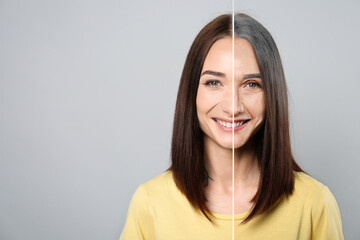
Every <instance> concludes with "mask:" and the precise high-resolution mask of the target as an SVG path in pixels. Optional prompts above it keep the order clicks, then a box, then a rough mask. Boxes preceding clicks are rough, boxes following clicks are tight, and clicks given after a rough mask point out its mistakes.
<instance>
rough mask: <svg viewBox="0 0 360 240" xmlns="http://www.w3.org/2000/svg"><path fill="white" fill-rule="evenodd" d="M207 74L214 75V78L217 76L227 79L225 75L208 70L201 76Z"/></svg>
mask: <svg viewBox="0 0 360 240" xmlns="http://www.w3.org/2000/svg"><path fill="white" fill-rule="evenodd" d="M205 74H209V75H213V76H216V77H225V73H222V72H215V71H210V70H206V71H205V72H203V73H202V74H201V76H202V75H205Z"/></svg>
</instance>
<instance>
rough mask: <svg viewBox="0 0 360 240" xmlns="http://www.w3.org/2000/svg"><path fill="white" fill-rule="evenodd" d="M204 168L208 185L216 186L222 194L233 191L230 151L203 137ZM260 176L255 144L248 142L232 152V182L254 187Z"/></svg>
mask: <svg viewBox="0 0 360 240" xmlns="http://www.w3.org/2000/svg"><path fill="white" fill-rule="evenodd" d="M204 153H205V167H206V169H207V171H208V174H209V177H210V178H211V179H212V180H211V179H209V185H212V186H211V187H214V185H216V186H217V187H218V188H221V189H222V190H223V191H224V192H231V191H232V190H233V188H232V187H233V164H232V162H233V161H232V159H233V153H232V149H231V148H230V149H227V148H224V147H222V146H219V145H218V144H217V143H215V142H214V141H212V140H211V139H209V138H208V137H206V136H205V137H204ZM259 176H260V172H259V166H258V160H257V154H256V151H255V144H254V142H253V141H248V142H247V143H246V144H245V145H244V146H242V147H240V148H237V149H235V151H234V181H235V182H236V183H237V184H236V185H238V184H239V186H254V185H257V184H258V179H259Z"/></svg>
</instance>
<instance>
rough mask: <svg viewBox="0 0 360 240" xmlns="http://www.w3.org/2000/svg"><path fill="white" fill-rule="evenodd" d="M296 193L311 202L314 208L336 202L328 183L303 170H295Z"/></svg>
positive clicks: (298, 196)
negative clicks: (325, 183)
mask: <svg viewBox="0 0 360 240" xmlns="http://www.w3.org/2000/svg"><path fill="white" fill-rule="evenodd" d="M294 195H295V196H294V197H297V198H301V199H302V200H304V201H306V202H308V203H309V204H311V208H312V209H313V210H314V209H316V207H317V208H321V207H323V206H330V205H334V204H336V200H335V198H334V196H333V194H332V193H331V191H330V190H329V188H328V187H327V186H326V185H324V184H323V183H321V182H319V181H318V180H316V179H314V178H313V177H311V176H309V175H308V174H306V173H303V172H295V186H294Z"/></svg>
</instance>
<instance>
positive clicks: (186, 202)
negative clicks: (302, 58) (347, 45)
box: [120, 14, 343, 240]
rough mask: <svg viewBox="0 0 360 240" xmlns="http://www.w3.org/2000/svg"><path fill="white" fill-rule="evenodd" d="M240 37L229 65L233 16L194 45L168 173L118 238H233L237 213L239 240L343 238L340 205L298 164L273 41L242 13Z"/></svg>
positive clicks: (139, 197)
mask: <svg viewBox="0 0 360 240" xmlns="http://www.w3.org/2000/svg"><path fill="white" fill-rule="evenodd" d="M234 35H235V38H234V56H233V48H232V46H233V42H232V40H233V39H232V16H231V15H222V16H219V17H218V18H216V19H214V20H213V21H212V22H210V23H209V24H207V25H206V26H205V27H204V28H203V29H202V30H201V31H200V33H199V34H198V36H197V37H196V39H195V41H194V42H193V44H192V46H191V48H190V51H189V53H188V56H187V59H186V62H185V66H184V70H183V73H182V76H181V80H180V86H179V92H178V96H177V103H176V110H175V118H174V127H173V137H172V148H171V155H172V165H171V167H170V168H169V170H168V171H166V172H165V173H163V174H161V175H160V176H158V177H156V178H154V179H152V180H150V181H149V182H147V183H145V184H142V185H141V186H140V187H139V188H138V189H137V191H136V192H135V194H134V196H133V198H132V200H131V203H130V207H129V211H128V216H127V221H126V224H125V227H124V230H123V233H122V235H121V237H120V239H126V240H130V239H231V237H232V219H233V215H232V213H234V221H235V239H276V240H279V239H287V240H289V239H324V240H325V239H343V235H342V227H341V218H340V212H339V209H338V206H337V203H336V200H335V198H334V197H333V195H332V194H331V192H330V191H329V189H328V188H327V187H326V186H324V185H322V184H321V183H319V182H318V181H316V180H315V179H313V178H311V177H310V176H308V175H307V174H305V173H304V172H303V171H302V170H301V168H300V167H299V166H298V165H297V164H296V162H295V160H294V158H293V156H292V153H291V147H290V137H289V123H288V105H287V88H286V82H285V77H284V73H283V68H282V65H281V60H280V56H279V53H278V50H277V47H276V45H275V42H274V41H273V39H272V37H271V35H270V33H269V32H268V31H267V30H266V29H265V28H264V27H263V26H262V25H261V24H260V23H258V22H257V21H256V20H254V19H253V18H251V17H249V16H247V15H245V14H236V15H235V16H234ZM233 64H234V73H233ZM233 88H234V89H233ZM233 101H234V102H233ZM233 132H234V136H233ZM233 137H234V138H233ZM233 148H234V165H233V163H232V156H233V155H232V154H233V153H232V150H233ZM232 171H234V183H235V185H234V189H233V174H232ZM233 191H234V199H235V201H234V206H233V201H232V199H233Z"/></svg>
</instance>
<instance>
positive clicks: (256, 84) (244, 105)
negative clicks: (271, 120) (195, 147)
mask: <svg viewBox="0 0 360 240" xmlns="http://www.w3.org/2000/svg"><path fill="white" fill-rule="evenodd" d="M232 54H233V53H232V38H231V37H226V38H222V39H220V40H218V41H216V42H215V43H214V44H213V45H212V47H211V48H210V50H209V53H208V55H207V56H206V58H205V61H204V65H203V68H202V71H201V77H200V80H199V88H198V92H197V96H196V108H197V116H198V119H199V123H200V128H201V130H202V131H203V132H204V137H205V138H206V139H204V140H205V141H206V142H208V141H211V142H213V143H215V144H217V145H219V146H221V147H223V148H227V149H231V148H232V127H233V125H232V120H233V119H232V116H233V114H234V121H235V128H234V131H235V137H234V139H235V142H234V147H235V148H240V147H241V146H243V145H244V144H245V143H246V142H247V141H248V140H249V138H250V137H251V136H253V135H254V134H255V133H256V132H257V131H258V130H259V128H260V127H261V125H262V123H263V121H264V115H265V102H264V92H263V89H262V86H263V84H262V81H261V77H260V71H259V67H258V65H257V62H256V58H255V55H254V52H253V49H252V46H251V45H250V43H249V42H248V41H247V40H245V39H241V38H235V49H234V60H235V61H234V69H235V71H234V95H233V82H232V78H233V70H232V69H233V66H232V64H233V60H232V59H233V55H232ZM233 96H234V108H233Z"/></svg>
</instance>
